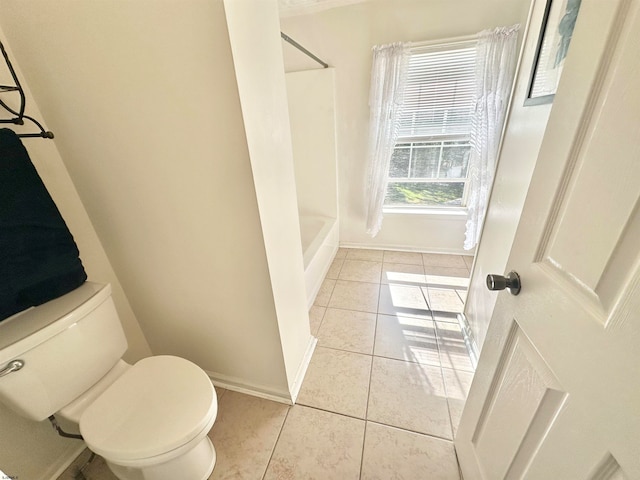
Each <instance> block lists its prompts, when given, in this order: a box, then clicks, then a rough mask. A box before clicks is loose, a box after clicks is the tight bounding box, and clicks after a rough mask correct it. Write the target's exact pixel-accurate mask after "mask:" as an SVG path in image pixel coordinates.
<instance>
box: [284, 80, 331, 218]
mask: <svg viewBox="0 0 640 480" xmlns="http://www.w3.org/2000/svg"><path fill="white" fill-rule="evenodd" d="M286 79H287V99H288V103H289V116H290V119H291V129H292V135H291V136H292V140H293V154H294V159H293V161H294V166H295V174H296V190H297V194H298V210H299V212H300V215H311V216H314V215H319V216H324V217H329V218H338V178H337V165H336V116H335V70H334V69H333V68H323V69H312V70H307V71H302V72H291V73H287V75H286Z"/></svg>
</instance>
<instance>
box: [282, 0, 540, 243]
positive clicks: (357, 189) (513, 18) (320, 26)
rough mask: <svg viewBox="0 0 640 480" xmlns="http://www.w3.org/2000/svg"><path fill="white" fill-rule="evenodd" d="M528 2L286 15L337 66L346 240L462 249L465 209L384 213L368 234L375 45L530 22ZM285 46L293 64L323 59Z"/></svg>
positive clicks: (357, 7) (436, 0) (382, 6)
mask: <svg viewBox="0 0 640 480" xmlns="http://www.w3.org/2000/svg"><path fill="white" fill-rule="evenodd" d="M528 4H529V0H484V1H482V2H478V1H477V0H430V1H424V0H394V1H388V0H372V1H368V2H363V3H358V4H354V5H350V6H346V7H340V8H335V9H331V10H325V11H322V12H318V13H313V14H310V15H301V16H295V17H288V18H283V19H282V30H283V32H284V33H286V34H287V35H289V36H291V37H292V38H293V39H294V40H296V41H298V42H299V43H301V44H302V45H303V46H304V47H306V48H307V49H309V50H310V51H311V52H313V53H314V54H315V55H317V56H318V57H320V58H321V59H323V60H324V61H325V62H327V63H329V65H331V66H332V67H335V69H336V118H337V145H338V177H339V197H340V213H339V216H340V242H341V244H343V245H352V246H354V245H361V246H373V247H381V248H382V247H389V248H393V247H401V248H405V249H418V250H427V251H433V252H452V253H453V252H455V253H462V252H463V250H462V244H463V241H464V224H465V222H466V218H465V217H464V216H448V217H447V218H445V217H443V216H441V215H436V216H421V217H417V216H416V215H407V214H386V215H385V220H384V223H383V227H382V231H381V232H380V233H379V235H378V236H377V237H376V238H374V239H371V238H370V237H369V236H368V235H366V232H365V219H366V203H365V179H366V176H367V169H366V165H367V164H366V158H365V155H366V146H367V134H368V121H369V110H368V97H369V85H370V72H371V48H372V46H374V45H379V44H386V43H392V42H398V41H423V40H436V39H446V38H451V37H456V36H461V35H469V34H474V33H477V32H479V31H481V30H483V29H486V28H491V27H496V26H500V25H511V24H514V23H524V21H525V20H526V16H527V12H528ZM283 50H284V52H285V66H286V68H287V71H296V70H307V69H309V68H317V67H318V66H319V65H318V64H317V63H315V62H313V60H310V59H309V58H307V57H305V56H304V55H303V54H302V53H300V52H299V51H297V50H296V49H295V48H294V47H292V46H290V45H288V44H285V43H284V42H283Z"/></svg>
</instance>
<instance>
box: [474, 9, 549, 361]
mask: <svg viewBox="0 0 640 480" xmlns="http://www.w3.org/2000/svg"><path fill="white" fill-rule="evenodd" d="M545 3H546V2H545V1H544V0H535V1H534V3H533V7H532V15H531V22H530V26H529V30H528V34H527V37H526V38H525V40H524V47H523V52H522V57H521V61H520V66H519V69H518V73H517V77H516V86H515V90H514V95H513V100H512V104H511V108H510V111H509V114H508V118H507V128H506V131H505V134H504V139H503V144H502V150H501V153H500V156H499V159H498V165H497V168H496V175H495V180H494V185H493V191H492V193H491V199H490V202H489V207H488V210H487V215H486V217H485V224H484V227H483V232H482V238H481V239H480V245H479V247H478V250H477V253H476V259H475V264H474V268H473V272H472V276H471V284H470V286H469V292H468V296H467V302H466V305H465V316H466V317H467V321H468V322H469V326H470V327H471V330H472V332H473V336H474V339H475V341H476V344H477V346H478V349H481V348H482V345H483V343H484V341H485V336H486V333H487V328H488V326H489V321H490V320H491V316H492V314H493V308H494V306H495V303H496V300H497V297H498V293H497V292H491V291H489V290H488V289H487V287H486V284H485V279H486V277H487V275H488V274H490V273H496V274H500V275H504V274H505V273H507V272H506V271H505V270H506V268H507V260H508V257H509V252H511V245H512V244H513V239H514V237H515V233H516V229H517V227H518V222H519V220H520V215H521V213H522V207H523V205H524V201H525V197H526V195H527V190H528V188H529V182H530V180H531V175H532V174H533V168H534V166H535V163H536V160H537V157H538V150H539V149H540V144H541V142H542V136H543V135H544V131H545V127H546V125H547V120H548V118H549V112H550V111H551V104H547V105H538V106H527V107H525V106H524V105H523V102H524V99H525V98H526V95H527V90H528V86H529V78H530V75H531V68H532V65H533V58H534V54H535V49H536V42H537V39H538V34H539V32H540V25H541V21H542V15H543V12H544V6H545Z"/></svg>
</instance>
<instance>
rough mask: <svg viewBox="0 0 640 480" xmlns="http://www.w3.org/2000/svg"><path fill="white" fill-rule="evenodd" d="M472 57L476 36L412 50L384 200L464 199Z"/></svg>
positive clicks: (439, 203)
mask: <svg viewBox="0 0 640 480" xmlns="http://www.w3.org/2000/svg"><path fill="white" fill-rule="evenodd" d="M475 60H476V47H475V42H465V43H462V44H457V45H455V46H453V45H451V44H448V45H438V46H431V47H421V48H419V49H415V50H414V51H413V52H412V53H411V55H410V58H409V65H408V72H407V80H406V85H405V89H404V95H403V100H402V103H403V108H402V114H401V115H400V120H399V134H398V141H397V143H396V145H395V148H394V151H393V155H392V157H391V162H390V166H389V174H388V185H387V192H386V197H385V205H386V206H403V207H406V206H421V207H425V206H428V207H459V206H464V205H465V194H466V185H467V173H468V164H469V154H470V152H471V143H470V134H471V118H472V117H471V115H472V113H473V108H474V88H475Z"/></svg>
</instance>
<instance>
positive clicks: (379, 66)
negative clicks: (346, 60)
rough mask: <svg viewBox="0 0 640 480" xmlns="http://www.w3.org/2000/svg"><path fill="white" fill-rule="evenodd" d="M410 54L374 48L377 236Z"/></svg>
mask: <svg viewBox="0 0 640 480" xmlns="http://www.w3.org/2000/svg"><path fill="white" fill-rule="evenodd" d="M408 57H409V55H408V52H407V49H406V48H405V45H403V44H402V43H394V44H392V45H381V46H376V47H374V49H373V66H372V69H371V91H370V93H369V108H370V112H371V113H370V118H369V148H368V158H369V177H368V182H367V191H366V192H365V194H366V197H367V202H368V203H367V233H368V234H369V235H371V236H372V237H375V236H376V235H377V234H378V232H379V231H380V228H381V227H382V205H383V203H384V197H385V194H386V191H387V173H388V171H389V162H390V161H391V155H392V154H393V148H394V147H395V144H396V140H397V138H398V118H399V116H400V111H401V109H402V95H403V91H404V84H405V79H406V72H407V63H408V62H407V60H408Z"/></svg>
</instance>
